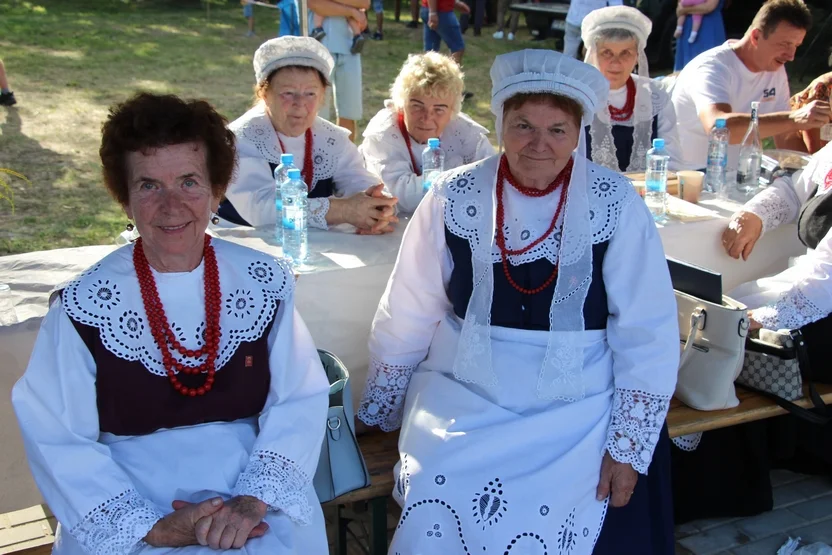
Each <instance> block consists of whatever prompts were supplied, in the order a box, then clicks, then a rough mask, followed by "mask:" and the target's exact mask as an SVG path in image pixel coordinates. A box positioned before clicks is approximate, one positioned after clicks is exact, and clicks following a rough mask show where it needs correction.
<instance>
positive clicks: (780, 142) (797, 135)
mask: <svg viewBox="0 0 832 555" xmlns="http://www.w3.org/2000/svg"><path fill="white" fill-rule="evenodd" d="M808 132H810V133H816V132H817V129H810V130H809V131H808ZM818 135H819V133H818ZM774 146H776V147H777V148H782V149H786V150H796V151H797V152H810V150H809V145H807V144H806V141H804V140H803V134H802V133H801V132H800V131H793V132H791V133H785V134H783V135H775V136H774Z"/></svg>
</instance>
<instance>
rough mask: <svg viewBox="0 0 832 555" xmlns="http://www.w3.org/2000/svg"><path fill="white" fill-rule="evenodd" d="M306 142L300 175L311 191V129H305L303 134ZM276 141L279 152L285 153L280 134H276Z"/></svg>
mask: <svg viewBox="0 0 832 555" xmlns="http://www.w3.org/2000/svg"><path fill="white" fill-rule="evenodd" d="M304 138H305V140H306V141H305V142H306V144H305V145H304V148H303V171H302V172H301V175H302V176H303V181H304V182H305V183H306V187H307V188H308V189H309V190H310V191H311V190H312V129H307V130H306V134H305V136H304ZM277 142H279V143H280V152H283V153H285V152H286V147H285V146H283V140H282V139H281V138H280V135H278V136H277Z"/></svg>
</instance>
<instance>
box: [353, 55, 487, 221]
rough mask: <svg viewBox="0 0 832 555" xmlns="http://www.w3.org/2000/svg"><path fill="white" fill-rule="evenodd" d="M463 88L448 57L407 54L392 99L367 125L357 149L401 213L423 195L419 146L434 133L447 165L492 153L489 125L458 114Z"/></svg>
mask: <svg viewBox="0 0 832 555" xmlns="http://www.w3.org/2000/svg"><path fill="white" fill-rule="evenodd" d="M462 90H463V82H462V71H460V69H459V66H458V65H457V63H456V62H454V61H453V59H451V58H449V57H448V56H444V55H442V54H439V53H438V52H425V53H424V54H411V55H410V56H408V58H407V61H406V62H405V63H404V65H403V66H402V69H401V71H400V72H399V75H398V76H397V77H396V80H395V81H394V82H393V86H392V87H390V97H391V100H386V101H385V102H384V108H383V109H382V110H381V111H379V113H377V114H376V115H375V117H373V119H371V120H370V123H368V124H367V129H366V130H365V131H364V142H363V143H362V144H361V147H360V148H359V150H360V151H361V153H362V154H363V155H364V161H365V163H366V164H367V169H369V170H370V171H372V172H375V173H376V174H378V175H379V176H381V180H382V181H383V182H384V183H385V184H386V185H387V187H388V188H389V189H390V191H391V192H392V193H393V194H394V195H395V196H396V197H397V198H398V199H399V208H401V209H402V210H404V211H406V212H413V211H414V210H416V207H417V206H418V205H419V201H421V200H422V197H423V196H425V193H424V190H423V188H422V177H421V176H422V151H423V150H424V149H425V143H427V141H428V139H429V138H431V137H437V138H439V140H440V142H441V146H442V149H443V150H444V151H445V169H446V170H451V169H454V168H456V167H457V166H461V165H463V164H470V163H471V162H476V161H477V160H482V159H483V158H487V157H489V156H491V155H492V154H494V148H493V147H492V146H491V144H490V143H489V142H488V137H487V135H488V130H487V129H486V128H485V127H483V126H481V125H479V124H478V123H476V122H474V120H472V119H471V118H469V117H468V116H466V115H465V114H463V113H460V111H459V109H460V106H461V104H462Z"/></svg>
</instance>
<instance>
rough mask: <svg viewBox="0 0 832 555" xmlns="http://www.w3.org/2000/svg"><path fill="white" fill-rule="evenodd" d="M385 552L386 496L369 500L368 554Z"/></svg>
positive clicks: (382, 554) (375, 554)
mask: <svg viewBox="0 0 832 555" xmlns="http://www.w3.org/2000/svg"><path fill="white" fill-rule="evenodd" d="M386 554H387V497H386V496H384V497H376V498H375V499H371V500H370V555H386Z"/></svg>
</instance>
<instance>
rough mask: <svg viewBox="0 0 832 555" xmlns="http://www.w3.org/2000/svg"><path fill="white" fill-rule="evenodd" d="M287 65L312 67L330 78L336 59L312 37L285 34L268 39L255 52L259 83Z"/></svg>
mask: <svg viewBox="0 0 832 555" xmlns="http://www.w3.org/2000/svg"><path fill="white" fill-rule="evenodd" d="M286 66H303V67H311V68H312V69H317V70H318V71H320V72H321V75H323V76H324V78H326V79H329V76H330V75H331V74H332V68H333V67H335V61H334V60H333V59H332V55H331V54H330V53H329V50H327V49H326V47H325V46H324V45H323V44H321V43H320V42H319V41H317V40H315V39H313V38H312V37H293V36H284V37H279V38H276V39H271V40H267V41H266V42H264V43H263V44H261V45H260V48H258V49H257V52H255V53H254V77H255V78H256V79H257V83H262V82H263V81H265V80H266V79H267V78H268V77H269V74H271V73H272V72H273V71H275V70H276V69H280V68H282V67H286Z"/></svg>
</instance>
